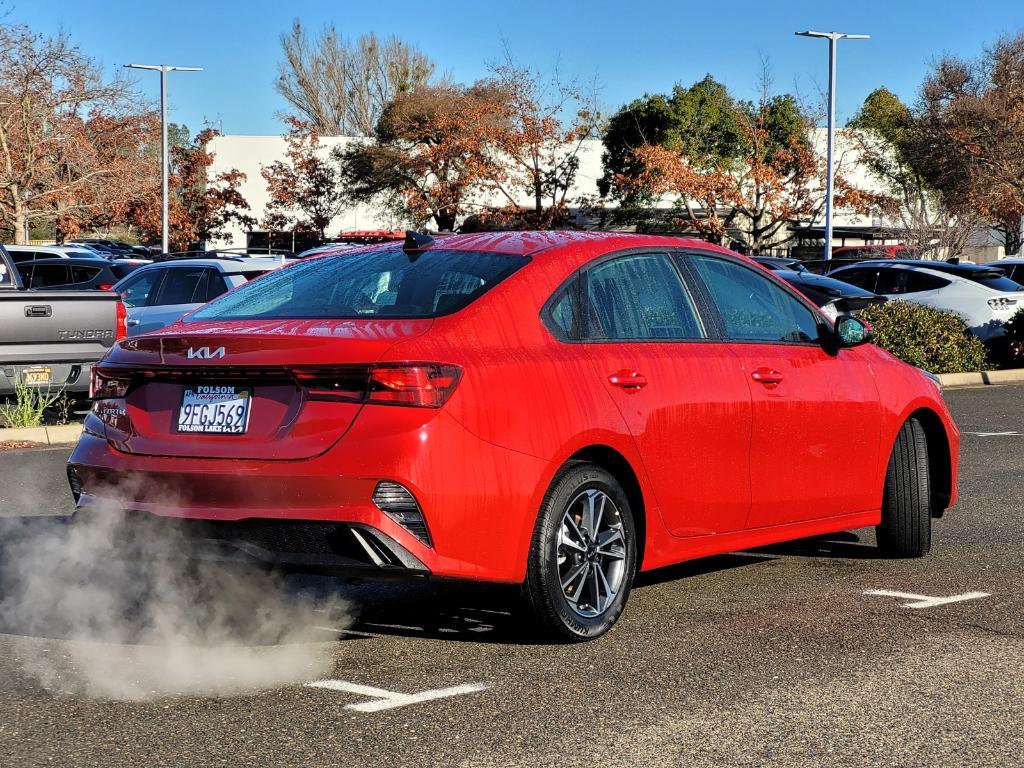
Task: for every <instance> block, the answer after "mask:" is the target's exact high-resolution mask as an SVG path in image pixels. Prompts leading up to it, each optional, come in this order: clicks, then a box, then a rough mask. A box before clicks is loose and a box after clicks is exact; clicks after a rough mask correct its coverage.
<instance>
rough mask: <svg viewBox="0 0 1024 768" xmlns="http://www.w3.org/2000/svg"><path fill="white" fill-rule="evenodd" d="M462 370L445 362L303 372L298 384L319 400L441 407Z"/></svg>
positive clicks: (298, 376) (449, 395) (453, 388)
mask: <svg viewBox="0 0 1024 768" xmlns="http://www.w3.org/2000/svg"><path fill="white" fill-rule="evenodd" d="M461 375H462V369H461V368H460V367H459V366H457V365H448V364H446V363H396V364H387V365H375V366H371V367H365V366H364V367H357V366H352V367H344V368H337V369H322V368H318V369H300V370H296V371H295V378H296V380H297V381H298V383H299V384H300V385H301V386H302V387H303V388H304V389H305V390H306V391H307V392H308V393H309V396H310V397H311V398H314V399H318V400H344V401H348V402H358V403H377V404H381V405H408V406H414V407H417V408H440V407H441V406H442V405H444V403H445V401H446V400H448V398H449V397H451V394H452V392H454V391H455V387H456V385H457V384H458V383H459V377H460V376H461Z"/></svg>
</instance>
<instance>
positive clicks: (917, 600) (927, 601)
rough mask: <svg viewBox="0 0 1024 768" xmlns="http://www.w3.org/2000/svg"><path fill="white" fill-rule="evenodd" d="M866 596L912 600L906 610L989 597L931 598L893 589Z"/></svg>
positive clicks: (969, 594) (971, 594) (967, 594)
mask: <svg viewBox="0 0 1024 768" xmlns="http://www.w3.org/2000/svg"><path fill="white" fill-rule="evenodd" d="M864 594H865V595H881V596H882V597H898V598H900V599H901V600H910V601H911V602H909V603H903V607H904V608H935V607H936V606H939V605H948V604H949V603H961V602H963V601H964V600H977V599H978V598H980V597H989V593H988V592H964V593H963V594H962V595H953V596H952V597H929V596H928V595H915V594H914V593H913V592H895V591H893V590H891V589H869V590H867V591H865V592H864Z"/></svg>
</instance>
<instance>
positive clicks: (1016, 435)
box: [964, 432, 1024, 437]
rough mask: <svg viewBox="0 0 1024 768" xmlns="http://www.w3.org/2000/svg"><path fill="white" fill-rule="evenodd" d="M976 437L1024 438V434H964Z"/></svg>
mask: <svg viewBox="0 0 1024 768" xmlns="http://www.w3.org/2000/svg"><path fill="white" fill-rule="evenodd" d="M964 434H965V435H974V436H975V437H1024V432H964Z"/></svg>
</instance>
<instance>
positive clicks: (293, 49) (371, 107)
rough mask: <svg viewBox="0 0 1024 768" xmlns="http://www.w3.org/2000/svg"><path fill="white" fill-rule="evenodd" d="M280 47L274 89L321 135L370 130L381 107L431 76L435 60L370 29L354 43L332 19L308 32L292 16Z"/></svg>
mask: <svg viewBox="0 0 1024 768" xmlns="http://www.w3.org/2000/svg"><path fill="white" fill-rule="evenodd" d="M281 48H282V51H283V53H284V60H283V61H281V62H280V64H279V65H278V71H279V75H278V78H277V92H278V93H280V94H281V95H282V96H284V98H285V99H286V100H287V101H288V103H289V104H290V105H291V106H292V108H293V109H294V110H295V111H296V112H297V113H298V116H299V117H300V118H302V119H304V120H305V121H307V122H310V123H312V124H313V125H314V126H315V127H316V129H317V131H319V133H320V134H321V135H324V136H370V135H372V134H373V131H374V128H375V127H376V125H377V121H378V120H379V119H380V116H381V113H382V112H383V111H384V107H385V106H387V105H388V104H389V103H390V102H392V101H393V100H394V99H395V98H396V97H397V96H400V95H402V94H406V93H409V92H411V91H413V90H415V89H416V88H418V87H420V86H422V85H425V84H426V83H428V82H430V80H431V79H432V78H433V76H434V69H435V67H434V63H433V62H432V61H431V60H430V59H429V58H427V56H426V54H424V53H423V52H421V51H420V50H419V49H417V48H416V47H415V46H413V45H411V44H410V43H406V42H404V41H402V40H400V39H399V38H397V37H394V36H391V37H388V38H387V39H385V40H383V41H381V40H379V39H378V38H377V36H376V35H375V34H374V33H372V32H370V33H369V34H365V35H361V36H360V37H359V39H358V40H356V41H355V43H353V42H352V41H351V40H348V39H346V38H344V37H342V36H341V35H340V34H338V31H337V29H335V27H334V25H333V24H331V25H328V26H326V27H324V29H323V30H322V31H321V32H320V34H318V35H316V36H315V37H313V36H310V35H309V34H308V33H307V31H306V29H305V28H304V27H303V26H302V23H301V22H300V21H299V20H298V19H296V20H295V22H293V23H292V28H291V31H290V32H287V33H285V34H283V35H281Z"/></svg>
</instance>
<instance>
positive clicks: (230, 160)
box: [209, 129, 1002, 261]
mask: <svg viewBox="0 0 1024 768" xmlns="http://www.w3.org/2000/svg"><path fill="white" fill-rule="evenodd" d="M836 138H837V150H836V163H837V170H838V172H840V173H842V174H843V176H844V177H845V178H846V179H847V180H848V181H850V182H851V183H852V184H853V185H854V186H856V187H858V188H861V189H865V190H871V191H876V192H877V191H882V190H881V188H880V186H879V184H878V182H877V180H876V179H874V178H873V177H872V176H871V175H870V174H869V173H868V171H867V169H866V168H865V167H864V166H863V165H861V164H860V163H858V161H857V160H858V158H857V156H858V153H857V150H856V149H855V148H854V146H853V144H852V143H851V142H850V141H849V139H847V138H845V137H844V135H843V132H842V131H840V132H839V133H838V134H837V137H836ZM355 141H360V139H353V138H347V137H338V136H324V137H321V139H320V142H321V145H322V147H323V151H324V154H325V155H326V154H327V153H329V152H330V151H331V150H332V149H333V148H334V147H337V146H345V145H348V144H351V143H352V142H355ZM815 148H816V150H817V151H818V152H819V153H820V154H821V155H822V156H823V155H824V152H825V130H824V129H820V130H819V131H818V133H817V135H816V136H815ZM209 149H210V151H211V152H213V154H214V159H213V164H212V165H211V167H210V175H211V177H212V176H215V175H216V174H218V173H220V172H222V171H228V170H231V169H233V168H235V169H238V170H239V171H242V172H243V173H244V174H245V176H246V179H245V181H244V182H243V183H242V185H241V190H240V191H241V193H242V195H243V196H244V197H245V199H246V200H247V201H248V202H249V205H250V206H251V208H252V215H253V216H255V217H256V218H257V219H258V220H262V218H263V215H264V212H265V209H266V205H267V203H268V201H269V194H268V192H267V185H266V181H265V180H264V179H263V176H262V174H261V170H262V169H263V168H264V167H266V166H268V165H270V164H271V163H273V162H274V161H276V160H280V159H283V158H284V155H285V149H286V145H285V140H284V138H283V137H281V136H218V137H216V138H214V139H213V140H212V141H211V143H210V146H209ZM603 149H604V148H603V145H602V143H601V141H600V140H598V139H591V140H588V141H586V142H584V144H583V146H582V148H581V150H580V152H579V155H578V158H579V170H578V172H577V174H576V177H575V182H574V185H573V189H572V190H570V192H569V195H568V198H567V199H569V200H579V199H581V198H586V199H597V198H598V196H599V194H598V189H597V180H598V179H599V178H600V177H601V174H602V172H603V168H602V165H601V154H602V152H603ZM519 194H521V196H522V197H521V199H519V200H517V202H518V203H519V204H520V205H522V206H523V207H524V208H532V206H533V200H532V198H531V197H530V196H529V194H528V193H527V191H526V190H520V191H519ZM505 202H506V201H505V200H504V198H501V197H498V196H497V195H494V196H490V197H488V196H483V197H481V198H480V199H478V200H474V201H473V203H474V206H496V207H497V206H501V205H503V204H504V203H505ZM803 223H804V224H811V225H818V226H821V225H823V223H824V222H823V221H816V222H803ZM406 224H407V222H404V221H402V220H400V219H398V218H396V217H395V216H394V215H393V214H391V213H389V212H387V211H384V210H381V209H379V208H377V207H375V206H370V205H357V206H354V207H351V208H348V209H346V210H344V211H343V212H342V213H341V215H340V216H338V217H337V218H335V220H334V221H333V222H332V223H331V226H330V227H329V228H328V232H329V234H331V235H335V234H340V233H342V232H344V231H349V230H368V229H400V228H403V227H404V226H405V225H406ZM833 225H834V227H836V228H837V229H841V230H843V231H844V232H845V233H846V234H847V235H849V236H850V237H851V238H852V239H850V240H849V241H848V242H847V244H851V245H852V244H857V243H858V242H860V240H859V239H858V236H857V234H856V233H857V232H858V231H870V230H872V229H875V230H877V229H879V228H881V229H884V228H886V227H893V226H894V223H893V222H887V221H884V220H882V219H881V218H877V217H870V216H861V215H859V214H857V213H855V212H853V211H849V210H842V209H839V210H837V211H836V212H835V216H834V218H833ZM229 234H230V243H229V245H230V246H231V247H236V248H240V247H245V246H246V245H247V237H246V232H245V231H244V230H243V229H242V228H241V227H237V226H236V227H234V228H232V229H231V230H230V232H229ZM893 242H895V240H894V241H893ZM834 244H835V245H837V246H838V245H839V244H840V241H839V239H838V238H837V239H836V240H835V241H834ZM965 255H967V256H968V257H970V258H973V259H974V260H977V261H990V260H993V259H995V258H998V257H999V256H1000V255H1002V249H1001V248H1000V247H998V245H997V244H996V243H995V242H994V241H993V239H992V237H991V235H990V234H989V233H988V232H987V231H986V232H979V234H978V237H977V238H975V241H974V243H973V244H972V246H970V247H969V248H968V252H967V254H965Z"/></svg>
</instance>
